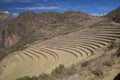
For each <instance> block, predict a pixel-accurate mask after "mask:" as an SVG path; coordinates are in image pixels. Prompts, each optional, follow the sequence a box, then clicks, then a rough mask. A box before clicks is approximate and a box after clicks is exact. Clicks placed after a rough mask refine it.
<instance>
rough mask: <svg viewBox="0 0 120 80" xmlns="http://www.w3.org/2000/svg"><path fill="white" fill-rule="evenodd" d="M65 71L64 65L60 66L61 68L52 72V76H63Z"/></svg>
mask: <svg viewBox="0 0 120 80" xmlns="http://www.w3.org/2000/svg"><path fill="white" fill-rule="evenodd" d="M64 70H65V68H64V65H63V64H60V65H59V67H56V68H55V69H54V70H53V71H52V73H51V74H52V75H53V76H58V75H59V74H61V73H62V72H63V71H64Z"/></svg>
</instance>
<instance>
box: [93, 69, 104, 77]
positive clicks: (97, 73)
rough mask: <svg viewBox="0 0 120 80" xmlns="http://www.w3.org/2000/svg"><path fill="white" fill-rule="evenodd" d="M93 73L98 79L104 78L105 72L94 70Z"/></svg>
mask: <svg viewBox="0 0 120 80" xmlns="http://www.w3.org/2000/svg"><path fill="white" fill-rule="evenodd" d="M92 73H93V74H94V75H95V76H97V77H102V76H103V72H102V70H100V69H96V70H93V71H92Z"/></svg>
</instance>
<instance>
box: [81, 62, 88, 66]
mask: <svg viewBox="0 0 120 80" xmlns="http://www.w3.org/2000/svg"><path fill="white" fill-rule="evenodd" d="M88 65H89V62H88V61H85V62H83V63H81V67H87V66H88Z"/></svg>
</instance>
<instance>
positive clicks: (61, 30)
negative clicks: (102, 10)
mask: <svg viewBox="0 0 120 80" xmlns="http://www.w3.org/2000/svg"><path fill="white" fill-rule="evenodd" d="M1 14H2V13H1ZM4 14H5V13H4ZM8 16H9V17H8ZM3 17H4V16H2V15H1V19H3ZM8 18H9V19H8ZM88 19H90V16H89V15H88V14H85V13H83V12H78V11H75V12H73V11H68V12H65V13H63V14H61V13H57V12H42V13H33V12H23V13H21V14H20V15H19V16H18V17H17V18H15V19H12V18H11V17H10V15H9V14H7V15H6V16H5V17H4V19H3V22H1V24H0V25H1V28H2V29H1V31H0V32H1V35H0V36H1V42H0V43H1V49H2V48H4V49H5V50H2V52H1V54H4V56H5V53H6V54H8V53H11V52H12V51H15V50H18V49H19V50H20V49H22V48H23V46H25V45H26V44H28V43H32V42H35V41H37V40H40V41H44V40H47V39H49V38H51V37H54V36H58V35H62V34H67V33H69V32H71V31H75V30H77V29H78V28H82V26H81V25H80V24H79V23H82V22H83V21H85V20H88ZM9 47H11V48H12V49H11V48H9ZM4 51H5V52H4ZM0 57H1V56H0Z"/></svg>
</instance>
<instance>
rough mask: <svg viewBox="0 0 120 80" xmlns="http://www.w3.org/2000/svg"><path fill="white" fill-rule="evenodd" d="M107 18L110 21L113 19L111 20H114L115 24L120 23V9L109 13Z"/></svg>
mask: <svg viewBox="0 0 120 80" xmlns="http://www.w3.org/2000/svg"><path fill="white" fill-rule="evenodd" d="M106 17H107V18H108V19H111V20H113V21H115V22H118V23H120V7H119V8H117V9H115V10H113V11H111V12H109V13H108V14H107V15H106Z"/></svg>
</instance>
